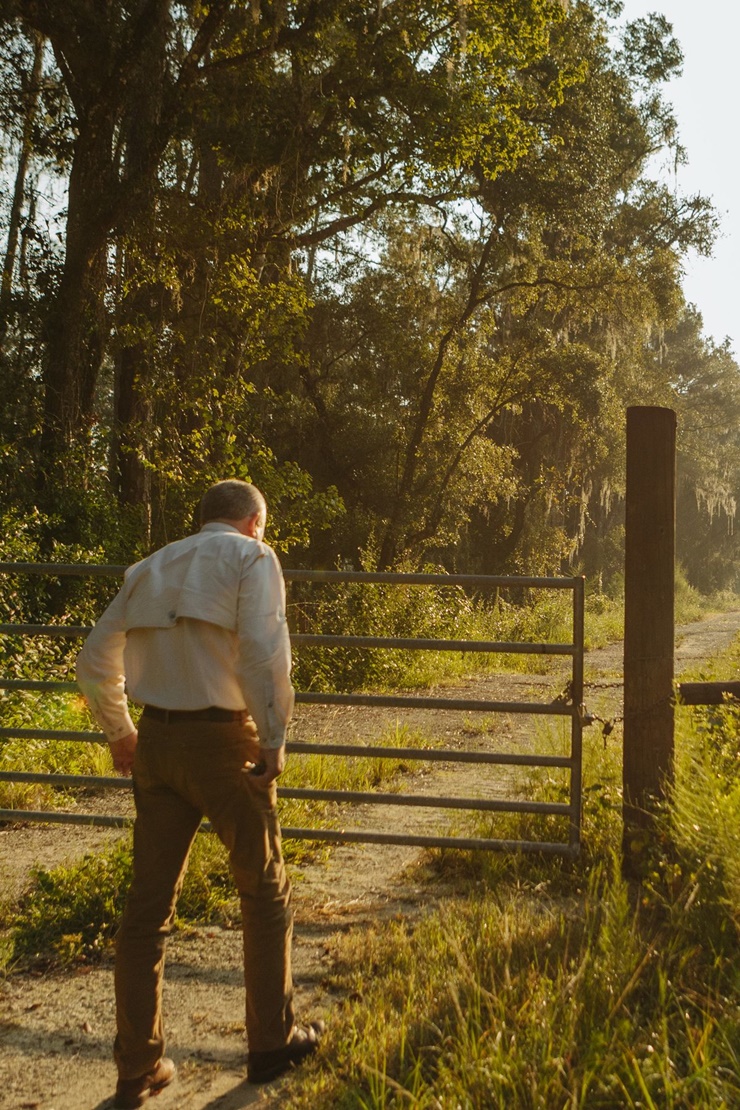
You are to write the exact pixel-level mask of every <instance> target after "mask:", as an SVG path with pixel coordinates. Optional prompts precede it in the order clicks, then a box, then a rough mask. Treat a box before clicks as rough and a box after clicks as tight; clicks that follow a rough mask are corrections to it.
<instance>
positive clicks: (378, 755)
mask: <svg viewBox="0 0 740 1110" xmlns="http://www.w3.org/2000/svg"><path fill="white" fill-rule="evenodd" d="M124 570H125V567H122V566H102V565H90V564H55V563H0V573H5V574H15V575H17V574H33V575H48V576H52V577H55V578H56V577H63V576H70V575H79V576H95V577H121V576H122V575H123V572H124ZM284 575H285V579H286V582H288V583H290V582H321V583H327V584H330V585H331V584H342V583H348V582H358V583H386V584H390V585H397V586H409V587H413V586H419V585H421V586H424V585H426V586H460V587H463V588H467V589H476V590H486V589H496V588H517V589H535V590H537V589H544V590H568V591H570V592H571V593H572V642H571V643H528V642H517V641H515V642H496V641H485V640H443V639H410V638H408V639H406V638H392V637H381V636H346V635H345V636H342V635H339V636H333V635H332V636H330V635H314V634H309V633H298V634H295V635H292V636H291V642H292V643H293V644H294V645H295V646H296V647H299V646H300V645H302V644H303V645H310V646H316V647H352V648H359V649H363V650H370V649H374V648H381V649H394V648H397V649H405V650H412V651H413V650H415V651H425V650H426V651H429V650H434V651H456V652H497V653H501V654H527V655H563V656H570V657H571V660H572V667H571V676H570V681H569V683H568V687H567V695H566V696H565V697H561V698H557V699H555V700H554V701H550V702H508V701H492V700H465V699H459V698H443V697H421V696H406V695H386V694H382V695H381V694H359V693H356V694H352V693H350V694H328V693H311V692H301V691H297V692H296V703H298V704H304V705H309V704H319V705H355V706H375V707H379V706H381V707H394V708H398V709H401V710H402V709H424V710H430V711H437V712H447V711H451V710H466V711H470V712H485V713H514V714H529V715H547V716H560V717H569V718H570V753H569V754H568V755H567V756H566V755H563V756H559V755H536V754H525V753H517V752H512V753H502V752H483V751H459V750H456V749H439V748H434V749H419V748H410V747H385V746H383V747H379V746H374V745H359V744H334V743H321V742H316V743H309V742H298V741H289V742H288V744H287V745H286V751H287V752H288V753H291V752H292V753H296V754H299V753H300V754H311V753H316V754H321V755H332V756H367V757H370V758H373V759H383V758H386V759H402V760H404V761H406V760H408V761H412V760H413V761H426V762H429V763H438V764H442V763H444V764H462V763H467V764H471V763H474V764H480V765H482V767H485V766H487V767H490V768H492V767H494V766H499V767H504V766H508V767H514V766H519V767H549V768H561V769H565V770H567V771H568V772H569V776H570V781H569V790H568V798H569V800H568V802H567V803H566V802H544V801H543V802H536V801H529V800H527V799H522V798H513V799H500V798H495V799H491V798H488V799H476V798H459V797H450V796H434V797H432V796H427V795H417V794H401V793H388V792H377V791H376V792H357V791H346V790H341V791H336V790H315V789H309V788H291V787H282V786H281V787H279V788H278V796H279V797H282V798H301V799H303V800H306V801H311V800H313V801H331V802H343V803H354V804H368V805H388V806H419V807H424V808H428V809H441V810H455V811H460V810H463V811H468V812H470V813H475V812H478V813H481V812H489V813H493V812H498V813H507V812H508V813H537V814H549V815H554V816H562V817H564V818H567V820H568V835H567V839H564V840H563V841H553V842H548V841H528V840H501V839H494V838H491V837H465V836H429V835H406V834H404V833H394V832H379V831H375V830H361V829H341V830H338V829H306V828H290V827H285V826H284V827H283V829H282V832H283V837H284V838H286V839H290V838H293V839H303V840H317V841H335V842H347V841H355V842H363V843H374V844H404V845H413V846H419V847H427V848H432V847H434V848H438V847H439V848H448V847H453V848H466V849H484V850H499V851H524V852H543V853H548V854H552V855H575V854H577V853H578V851H579V848H580V836H581V762H582V731H583V726H584V724H586V723H588V718H587V717H586V716H585V712H584V707H583V652H584V629H583V624H584V579H583V578H582V577H574V578H537V577H496V576H490V575H486V576H483V575H469V574H456V575H446V574H392V573H365V572H355V571H308V570H287V571H285V572H284ZM88 632H89V628H88V627H84V626H79V625H77V626H71V625H35V624H33V625H32V624H3V625H0V634H3V635H6V636H16V637H17V636H24V637H25V636H29V637H31V636H40V635H45V636H61V637H83V636H85V635H86V634H87V633H88ZM77 689H78V688H77V686H76V684H75V683H74V682H61V681H42V680H31V679H13V678H8V677H3V678H0V690H9V691H10V690H37V691H53V692H56V693H63V692H76V691H77ZM0 704H1V703H0ZM0 723H1V717H0ZM18 737H20V738H28V739H54V740H69V741H76V742H80V741H83V742H84V741H87V742H95V743H97V742H101V741H104V739H105V737H104V735H103V733H101V732H76V731H68V730H59V729H38V728H6V727H0V740H2V739H3V738H18ZM0 781H6V782H21V783H34V782H43V783H45V784H47V785H49V786H75V787H81V786H86V787H87V786H89V787H95V788H98V789H113V790H121V789H124V790H125V789H130V779H124V778H120V777H115V778H109V777H102V776H89V775H61V774H41V773H30V772H24V771H0ZM19 819H22V820H23V821H24V822H44V823H62V824H65V823H66V824H88V825H108V826H118V827H121V826H125V825H129V824H131V823H132V821H133V818H131V817H128V816H122V815H114V814H76V813H65V812H60V811H57V810H41V811H31V810H17V809H0V821H17V820H19ZM206 827H207V826H206Z"/></svg>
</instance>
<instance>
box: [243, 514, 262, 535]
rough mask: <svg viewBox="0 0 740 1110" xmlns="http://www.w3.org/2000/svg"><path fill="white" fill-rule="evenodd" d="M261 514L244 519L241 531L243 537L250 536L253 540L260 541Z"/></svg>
mask: <svg viewBox="0 0 740 1110" xmlns="http://www.w3.org/2000/svg"><path fill="white" fill-rule="evenodd" d="M261 518H262V514H261V513H252V515H251V516H248V517H246V519H245V521H244V527H243V528H242V531H243V532H244V535H245V536H251V538H252V539H253V540H260V539H262V536H263V535H264V529H263V528H262V519H261Z"/></svg>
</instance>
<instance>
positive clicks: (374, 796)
mask: <svg viewBox="0 0 740 1110" xmlns="http://www.w3.org/2000/svg"><path fill="white" fill-rule="evenodd" d="M0 782H25V783H43V784H46V785H48V786H72V787H76V786H77V787H79V786H98V787H102V788H105V789H109V788H113V789H121V788H123V789H126V788H128V789H130V788H131V779H127V778H123V777H119V778H104V777H103V776H97V775H56V774H41V773H39V772H31V771H28V772H27V771H0ZM278 797H279V798H293V799H296V800H301V799H305V800H307V801H312V802H350V803H353V804H355V805H391V806H415V807H418V808H421V809H463V810H469V811H471V812H480V813H547V814H552V815H554V816H564V817H567V816H568V815H569V813H570V806H568V805H566V804H565V803H563V802H526V801H525V802H522V801H507V800H505V799H499V798H451V797H434V796H433V795H426V794H423V795H422V794H390V793H370V792H366V791H360V790H314V789H312V788H310V787H302V786H279V787H278Z"/></svg>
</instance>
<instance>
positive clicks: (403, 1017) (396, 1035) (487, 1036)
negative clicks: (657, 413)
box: [281, 647, 740, 1110]
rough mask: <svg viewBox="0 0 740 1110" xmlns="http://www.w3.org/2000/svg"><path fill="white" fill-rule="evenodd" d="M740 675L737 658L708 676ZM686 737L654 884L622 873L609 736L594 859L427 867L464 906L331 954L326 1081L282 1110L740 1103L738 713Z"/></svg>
mask: <svg viewBox="0 0 740 1110" xmlns="http://www.w3.org/2000/svg"><path fill="white" fill-rule="evenodd" d="M739 662H740V650H739V649H738V648H737V647H736V648H734V649H733V650H732V651H730V652H729V653H726V654H725V655H724V656H723V657H722V658H721V659H719V660H718V661H717V662H716V663H715V665H714V666H713V667H712V668H708V669H707V668H705V669H704V671H705V673H704V675H703V677H710V676H712V677H723V676H726V675H727V674H728V673H733V672H736V670H737V666H738V663H739ZM707 670H709V674H707V673H706V672H707ZM677 722H678V727H677V761H676V781H675V788H674V790H673V794H672V797H671V800H670V804H668V805H666V807H665V809H664V811H663V812H662V813H661V814H660V815H659V818H658V825H657V835H656V837H655V842H654V851H653V856H652V861H651V865H650V868H649V872H648V874H647V876H646V878H645V880H644V882H643V883H642V884H640V885H636V884H635V885H628V884H627V883H626V882H625V881H624V880H623V878H622V877H621V874H620V866H619V856H618V852H619V840H620V836H621V821H620V819H619V808H620V798H619V782H620V778H621V769H620V765H619V750H620V745H619V744H618V743H613V744H609V745H607V746H606V747H605V746H604V744H603V743H602V742H601V740H600V738H598V737H596V738H595V740H594V742H592V743H590V744H589V745H588V746H587V758H586V761H585V766H584V779H585V785H586V792H587V793H586V798H587V801H586V821H585V825H584V841H585V850H584V853H583V855H582V858H581V859H580V860H578V861H576V862H573V861H567V860H562V861H559V862H558V861H553V860H552V859H547V860H546V859H543V858H537V857H536V856H535V857H530V856H518V857H517V856H486V855H482V854H477V855H476V854H470V853H458V854H455V855H454V856H453V855H452V853H446V854H444V855H440V854H435V855H434V856H432V857H431V858H430V860H429V868H430V870H431V872H432V874H433V875H434V877H435V878H438V877H440V876H443V877H444V878H445V880H446V881H445V885H444V888H436V889H446V890H449V889H450V888H452V890H453V894H452V896H449V895H448V896H446V897H445V898H444V900H443V901H442V903H441V904H440V905H439V907H438V908H436V909H434V910H432V911H431V912H429V913H427V914H425V915H424V916H420V917H419V918H418V919H416V920H413V921H410V920H408V919H405V920H403V919H397V920H395V921H392V922H390V923H388V924H382V925H377V926H374V927H372V928H369V929H368V928H358V929H356V930H355V931H354V932H352V933H350V934H348V935H345V936H338V937H336V938H335V940H334V943H333V986H334V989H335V991H336V992H337V994H338V995H339V996H340V997H341V998H342V999H343V1001H342V1003H341V1005H340V1007H339V1010H338V1012H337V1013H336V1014H335V1015H334V1020H333V1021H332V1023H331V1029H330V1035H329V1038H330V1039H329V1042H328V1044H327V1048H326V1050H325V1053H322V1055H323V1057H324V1059H323V1064H322V1060H321V1058H320V1059H319V1060H318V1061H317V1063H316V1064H312V1065H310V1066H309V1068H308V1069H307V1070H306V1073H305V1074H304V1075H303V1076H302V1080H301V1083H300V1084H295V1085H293V1086H292V1087H291V1088H290V1089H289V1090H288V1092H287V1093H286V1097H285V1099H284V1100H283V1102H282V1103H281V1105H284V1106H285V1107H286V1108H290V1110H304V1108H307V1107H309V1106H311V1107H314V1106H329V1105H331V1106H336V1107H338V1108H340V1110H341V1108H350V1107H351V1108H364V1110H369V1108H390V1107H402V1106H403V1107H409V1106H413V1107H415V1108H417V1107H418V1108H421V1110H425V1108H430V1110H432V1108H434V1110H438V1108H444V1110H447V1108H448V1107H449V1108H451V1110H455V1108H458V1107H460V1108H468V1107H471V1108H474V1107H475V1108H477V1107H481V1108H489V1107H501V1108H503V1107H506V1108H509V1107H526V1108H542V1110H561V1108H562V1110H565V1108H581V1107H584V1108H585V1107H605V1108H613V1110H617V1108H619V1110H621V1108H637V1107H641V1108H660V1110H663V1108H667V1107H670V1108H679V1107H680V1108H685V1110H710V1108H712V1110H718V1108H722V1107H727V1108H729V1107H733V1106H737V1105H740V970H738V963H737V951H738V941H739V940H740V937H739V936H738V929H739V927H740V758H739V757H738V751H739V750H740V710H737V709H735V708H729V709H728V708H723V709H721V710H716V709H715V710H709V711H701V710H700V711H696V710H689V709H683V710H679V711H678V714H677ZM551 742H552V744H553V746H555V747H557V746H558V745H559V744H560V743H561V742H562V738H561V737H559V736H558V735H555V736H554V737H553V738H552V741H551ZM531 788H532V791H533V793H534V794H535V795H536V796H538V797H542V796H550V795H551V793H552V791H553V789H558V788H559V787H558V786H557V784H555V787H553V784H552V783H551V782H550V781H548V780H543V779H541V778H540V779H533V781H532V783H531ZM589 792H590V793H589ZM594 799H596V801H594ZM533 820H536V819H535V818H532V817H521V818H512V817H510V816H507V817H506V818H500V819H498V821H499V823H498V828H497V829H496V835H508V834H512V833H513V832H514V831H516V832H518V835H520V836H522V837H524V838H529V837H530V836H531V835H532V832H533V830H532V828H531V822H532V821H533ZM512 822H513V823H514V824H516V825H517V826H518V828H517V829H516V830H514V829H513V828H512ZM489 831H490V830H489ZM329 1061H331V1063H330V1064H329Z"/></svg>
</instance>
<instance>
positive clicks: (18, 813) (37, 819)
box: [0, 809, 578, 856]
mask: <svg viewBox="0 0 740 1110" xmlns="http://www.w3.org/2000/svg"><path fill="white" fill-rule="evenodd" d="M0 821H15V822H32V823H34V824H45V825H97V826H101V827H104V828H105V827H107V828H118V829H121V828H128V827H129V826H130V825H133V823H134V819H133V817H123V816H119V817H112V816H107V815H105V814H100V813H60V812H59V811H51V812H45V811H44V810H40V811H37V810H25V809H0ZM201 831H203V832H211V831H212V830H211V828H210V826H209V825H208V824H203V825H201ZM282 836H283V839H284V840H319V841H328V842H330V843H335V844H344V843H355V844H357V843H359V844H401V845H405V846H407V847H412V848H466V849H469V850H471V851H498V852H542V853H543V854H544V855H563V856H575V855H578V848H577V846H574V845H572V844H559V843H556V842H555V843H548V842H547V841H544V842H541V843H540V842H538V841H528V840H494V839H488V838H485V837H462V836H461V837H457V836H415V835H410V836H404V835H403V834H402V833H379V832H371V831H366V830H362V829H351V830H350V829H342V830H338V829H302V828H287V827H283V829H282Z"/></svg>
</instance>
